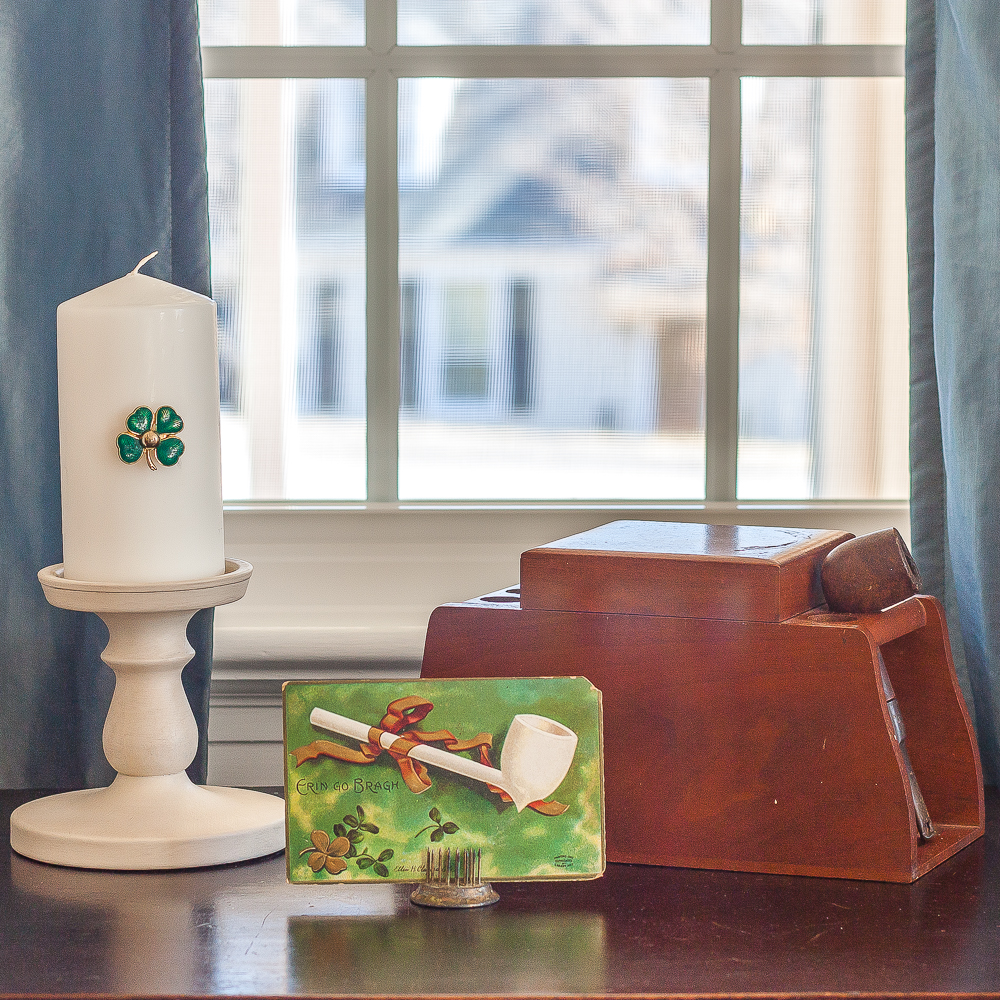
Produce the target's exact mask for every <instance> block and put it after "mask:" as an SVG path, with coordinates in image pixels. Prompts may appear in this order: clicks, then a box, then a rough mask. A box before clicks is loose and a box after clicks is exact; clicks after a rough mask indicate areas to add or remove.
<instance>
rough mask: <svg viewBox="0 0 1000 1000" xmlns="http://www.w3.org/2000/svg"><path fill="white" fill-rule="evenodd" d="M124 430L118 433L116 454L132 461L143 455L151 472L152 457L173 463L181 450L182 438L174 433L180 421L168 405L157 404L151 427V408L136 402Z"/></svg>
mask: <svg viewBox="0 0 1000 1000" xmlns="http://www.w3.org/2000/svg"><path fill="white" fill-rule="evenodd" d="M125 428H126V431H127V433H126V434H119V435H118V455H119V457H120V458H121V460H122V461H123V462H127V463H128V464H129V465H132V464H133V463H134V462H138V461H139V459H140V458H142V456H143V455H145V456H146V464H147V465H148V466H149V467H150V468H151V469H152V470H153V471H154V472H155V471H156V460H157V459H159V460H160V464H161V465H167V466H170V465H176V464H177V460H178V459H179V458H180V457H181V455H183V454H184V442H183V441H182V440H181V439H180V438H179V437H177V434H178V432H180V431H181V430H183V429H184V421H183V420H181V418H180V416H178V414H177V411H176V410H175V409H174V408H173V407H172V406H161V407H160V408H159V409H158V410H157V411H156V428H155V429H154V428H153V411H152V410H151V409H150V408H149V407H148V406H139V407H136V409H134V410H133V411H132V413H131V414H130V415H129V416H128V417H127V418H126V420H125Z"/></svg>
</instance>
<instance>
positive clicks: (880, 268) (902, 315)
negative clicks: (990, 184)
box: [738, 78, 909, 499]
mask: <svg viewBox="0 0 1000 1000" xmlns="http://www.w3.org/2000/svg"><path fill="white" fill-rule="evenodd" d="M742 105H743V144H744V145H743V191H742V212H741V227H742V229H741V232H742V235H741V244H740V275H741V281H740V442H739V475H738V482H739V489H738V494H739V496H740V498H744V499H747V498H770V499H782V498H791V499H794V498H809V497H815V498H852V499H853V498H858V499H864V498H878V497H885V498H899V497H905V496H907V495H908V492H909V480H908V471H907V440H908V431H907V418H908V413H907V410H908V372H907V360H906V359H907V336H908V333H907V330H908V318H907V303H906V228H905V225H906V224H905V215H904V203H903V194H904V186H903V81H902V79H866V80H861V79H822V80H813V79H809V80H802V79H766V80H765V79H751V78H747V79H744V81H743V93H742Z"/></svg>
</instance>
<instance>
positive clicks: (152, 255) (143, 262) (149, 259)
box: [132, 250, 160, 274]
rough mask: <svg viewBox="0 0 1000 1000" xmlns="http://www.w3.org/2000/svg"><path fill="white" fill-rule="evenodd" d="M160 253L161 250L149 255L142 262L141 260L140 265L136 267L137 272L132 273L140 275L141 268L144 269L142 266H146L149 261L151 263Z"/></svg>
mask: <svg viewBox="0 0 1000 1000" xmlns="http://www.w3.org/2000/svg"><path fill="white" fill-rule="evenodd" d="M159 252H160V251H159V250H154V251H153V252H152V253H151V254H147V255H146V256H145V257H143V258H142V260H140V261H139V263H138V264H136V265H135V270H133V271H132V273H133V274H138V273H139V268H140V267H142V265H143V264H145V263H146V262H147V261H151V260H152V259H153V258H154V257H155V256H156V255H157V254H158V253H159Z"/></svg>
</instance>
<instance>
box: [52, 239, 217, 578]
mask: <svg viewBox="0 0 1000 1000" xmlns="http://www.w3.org/2000/svg"><path fill="white" fill-rule="evenodd" d="M146 259H147V260H148V259H149V258H146ZM142 263H145V261H143V262H142ZM139 266H140V267H141V266H142V265H141V264H140V265H139ZM56 327H57V342H58V363H59V455H60V466H61V474H62V530H63V564H64V573H65V576H66V577H67V578H68V579H73V580H93V581H101V582H108V583H157V582H171V581H177V580H196V579H204V578H206V577H211V576H217V575H218V574H220V573H222V572H223V571H224V570H225V557H224V555H223V528H222V471H221V465H222V459H221V445H220V435H219V364H218V348H217V346H216V309H215V303H214V302H213V301H212V300H211V299H209V298H206V297H205V296H203V295H197V294H196V293H194V292H190V291H188V290H187V289H184V288H179V287H177V286H176V285H171V284H169V283H168V282H166V281H160V280H159V279H158V278H151V277H149V276H148V275H145V274H139V268H138V267H137V268H136V269H135V271H133V272H132V273H131V274H127V275H125V277H124V278H119V279H118V280H117V281H112V282H110V283H109V284H107V285H103V286H102V287H100V288H95V289H94V290H93V291H90V292H86V293H84V294H83V295H78V296H77V297H76V298H73V299H69V300H68V301H67V302H63V303H62V304H61V305H60V306H59V308H58V310H57V313H56Z"/></svg>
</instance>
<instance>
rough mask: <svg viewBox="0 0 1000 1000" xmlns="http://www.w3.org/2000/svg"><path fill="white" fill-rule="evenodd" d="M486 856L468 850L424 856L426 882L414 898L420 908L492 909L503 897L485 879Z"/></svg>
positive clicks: (432, 851)
mask: <svg viewBox="0 0 1000 1000" xmlns="http://www.w3.org/2000/svg"><path fill="white" fill-rule="evenodd" d="M482 862H483V852H482V851H481V850H478V849H477V850H472V849H470V848H465V850H463V851H458V850H456V851H454V852H453V851H452V850H451V848H450V847H445V848H440V847H439V848H436V849H431V848H428V850H427V852H426V853H425V855H424V881H423V882H421V883H420V885H418V886H417V888H416V889H414V890H413V892H412V893H411V894H410V901H411V902H413V903H416V904H417V905H418V906H438V907H443V908H448V909H467V908H471V907H475V906H489V905H490V904H491V903H495V902H496V901H497V900H498V899H499V898H500V897H499V895H497V893H496V892H495V891H494V889H493V886H491V885H490V884H489V882H484V881H483V879H482Z"/></svg>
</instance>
